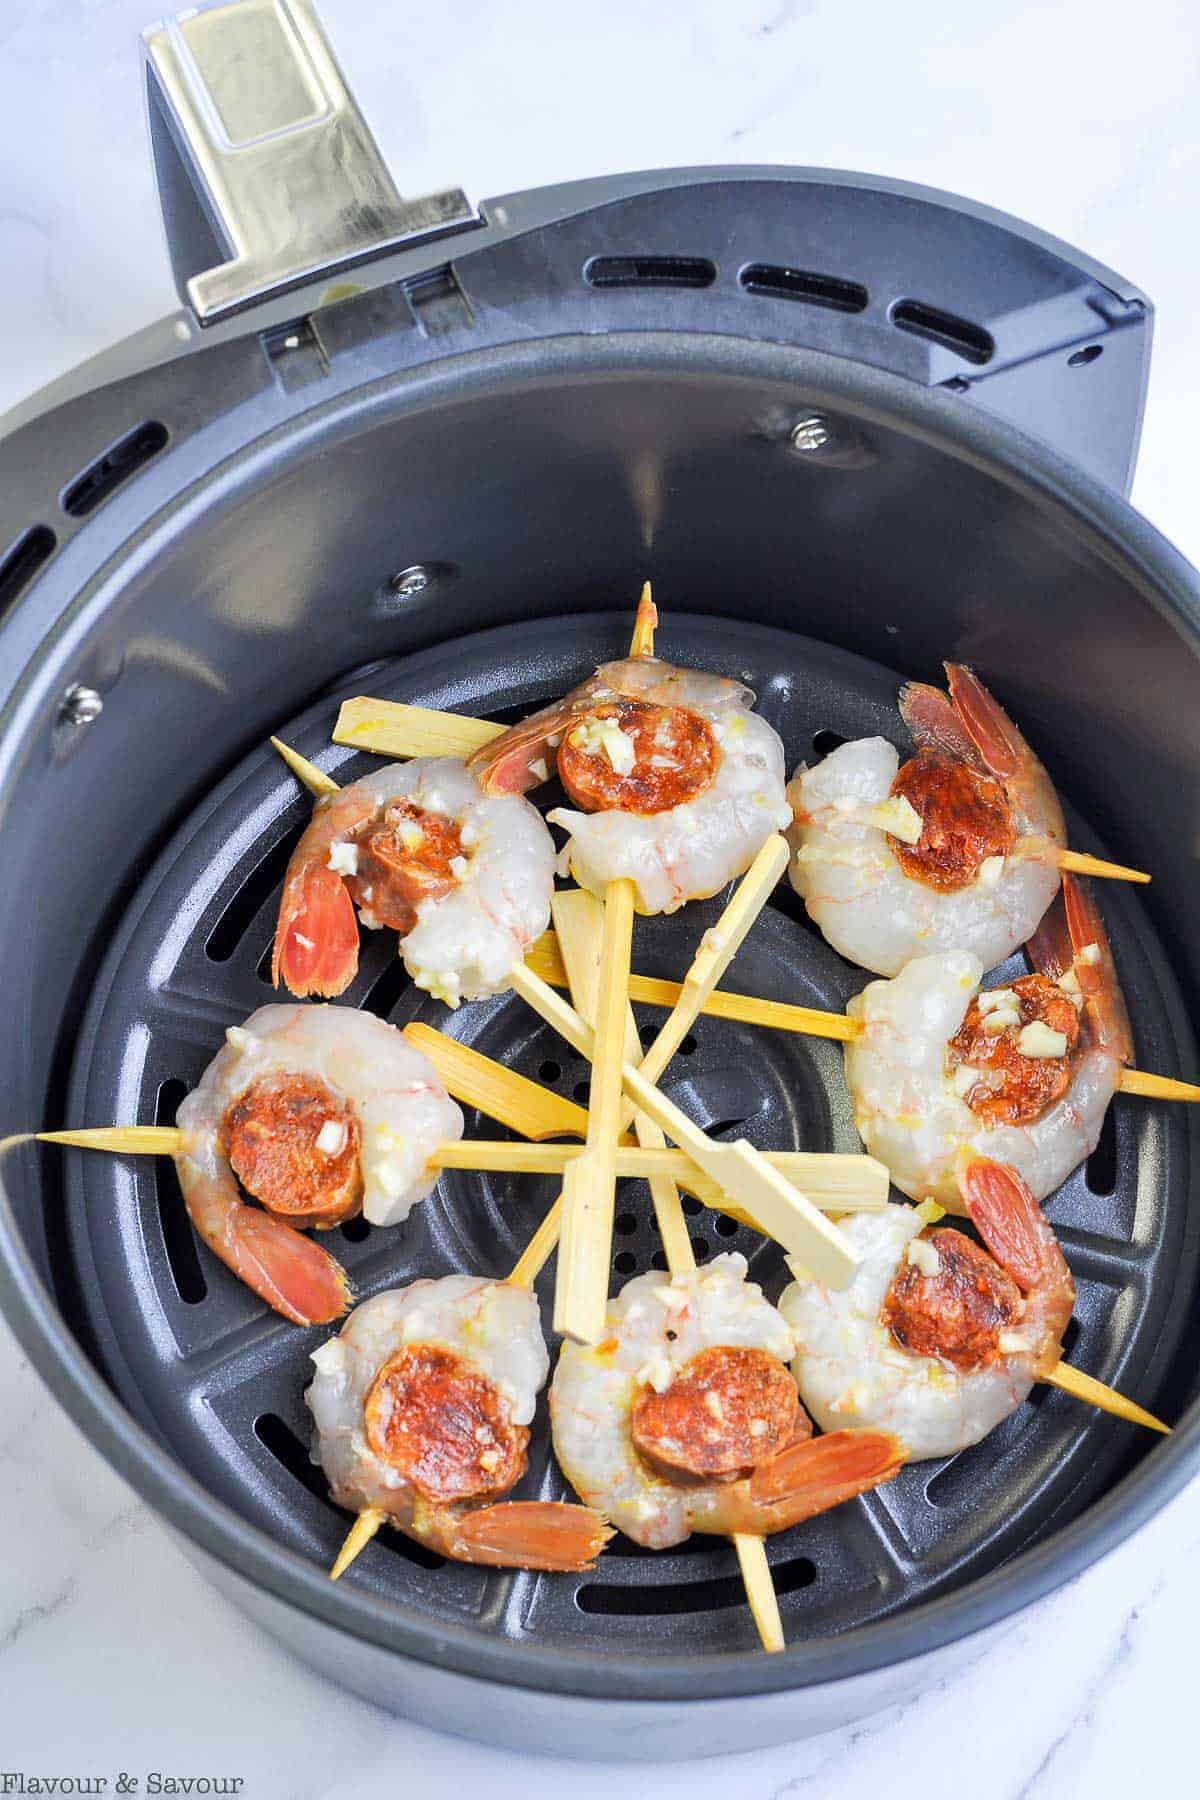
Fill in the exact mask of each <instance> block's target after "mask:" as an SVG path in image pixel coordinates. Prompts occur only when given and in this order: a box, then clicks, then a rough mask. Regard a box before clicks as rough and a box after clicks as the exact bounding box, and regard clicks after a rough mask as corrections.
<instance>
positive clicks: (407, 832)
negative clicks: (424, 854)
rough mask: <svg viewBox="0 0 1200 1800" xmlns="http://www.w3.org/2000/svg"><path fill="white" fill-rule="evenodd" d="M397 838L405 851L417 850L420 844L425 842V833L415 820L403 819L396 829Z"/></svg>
mask: <svg viewBox="0 0 1200 1800" xmlns="http://www.w3.org/2000/svg"><path fill="white" fill-rule="evenodd" d="M396 836H397V837H398V838H399V840H400V843H401V845H402V847H403V848H404V849H405V850H415V849H416V848H417V846H418V844H423V843H424V842H425V833H424V831H422V829H421V827H420V826H419V825H418V824H417V822H416V820H415V819H401V821H400V823H399V825H397V827H396Z"/></svg>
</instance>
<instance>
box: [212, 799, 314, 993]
mask: <svg viewBox="0 0 1200 1800" xmlns="http://www.w3.org/2000/svg"><path fill="white" fill-rule="evenodd" d="M299 837H300V828H297V829H296V830H295V831H289V832H287V833H286V834H285V836H283V837H282V838H280V840H279V842H278V843H277V844H276V845H275V846H274V847H273V848H272V849H270V850H268V851H267V854H266V855H265V856H264V857H263V859H262V861H261V862H260V863H259V864H258V865H257V867H256V868H254V869H252V870H251V871H250V873H249V875H247V877H246V879H245V880H244V881H243V882H242V885H241V886H240V887H239V888H238V890H237V892H236V893H235V894H234V895H233V897H232V899H231V900H230V902H229V904H228V906H226V908H225V911H224V912H223V913H222V914H221V916H220V918H219V919H218V920H217V922H216V924H215V925H214V926H213V928H212V930H211V931H210V932H209V934H208V937H207V939H206V941H205V945H204V954H205V955H206V956H207V958H208V960H209V962H217V963H223V962H228V961H229V959H230V957H231V956H232V955H233V953H234V951H235V950H236V949H237V947H238V945H239V944H240V943H241V941H242V939H243V938H244V937H245V935H246V933H247V931H248V930H249V929H250V927H251V925H253V923H254V921H255V919H256V918H257V917H258V915H259V913H260V912H261V911H262V909H263V907H264V906H265V905H266V903H267V901H268V900H269V899H270V898H271V895H272V894H273V893H274V892H275V890H276V888H278V887H279V886H281V884H282V882H283V877H284V872H285V871H286V869H287V866H288V863H289V862H290V860H291V855H292V851H293V850H294V849H295V847H296V844H297V842H298V841H299ZM259 966H260V969H261V963H260V965H259Z"/></svg>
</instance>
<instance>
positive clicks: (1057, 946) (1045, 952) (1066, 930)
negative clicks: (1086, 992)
mask: <svg viewBox="0 0 1200 1800" xmlns="http://www.w3.org/2000/svg"><path fill="white" fill-rule="evenodd" d="M1066 879H1067V880H1068V881H1069V880H1070V879H1071V877H1070V876H1067V878H1066ZM1025 954H1026V956H1028V958H1029V960H1030V962H1031V963H1032V964H1033V967H1034V968H1035V969H1036V970H1037V972H1038V974H1039V975H1046V976H1048V977H1049V979H1050V980H1051V981H1061V980H1062V978H1063V976H1064V975H1069V974H1070V972H1071V970H1072V968H1073V967H1074V964H1075V950H1074V946H1073V945H1072V943H1071V932H1070V927H1069V926H1068V924H1067V909H1066V905H1065V902H1064V900H1063V890H1062V889H1061V888H1060V889H1059V891H1058V893H1057V894H1056V895H1055V896H1054V899H1053V900H1052V901H1051V903H1050V905H1049V906H1048V907H1047V908H1046V911H1045V912H1044V913H1043V914H1042V917H1041V922H1040V923H1039V925H1038V928H1037V930H1036V931H1035V932H1034V934H1033V936H1032V937H1031V938H1029V939H1028V940H1027V942H1026V945H1025Z"/></svg>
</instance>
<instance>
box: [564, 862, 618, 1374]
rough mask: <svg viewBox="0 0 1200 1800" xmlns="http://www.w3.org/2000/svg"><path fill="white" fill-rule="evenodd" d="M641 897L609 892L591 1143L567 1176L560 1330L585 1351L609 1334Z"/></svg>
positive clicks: (612, 886) (614, 886) (612, 885)
mask: <svg viewBox="0 0 1200 1800" xmlns="http://www.w3.org/2000/svg"><path fill="white" fill-rule="evenodd" d="M635 892H636V890H635V888H634V885H633V883H632V882H631V881H611V882H609V884H608V886H607V889H606V891H605V896H604V929H603V934H602V937H601V944H600V966H599V971H598V978H597V985H596V1010H595V1019H596V1023H595V1026H594V1027H593V1029H592V1050H591V1062H592V1084H591V1093H590V1095H589V1101H588V1131H587V1140H586V1146H585V1153H584V1155H583V1156H581V1157H579V1158H577V1159H576V1160H574V1161H572V1162H571V1163H570V1165H569V1166H568V1168H567V1171H566V1174H565V1175H564V1177H563V1190H562V1221H561V1225H560V1228H559V1246H558V1250H559V1254H558V1279H557V1284H556V1287H555V1293H554V1329H555V1331H557V1332H558V1333H559V1335H560V1336H562V1337H569V1338H574V1339H575V1341H576V1342H577V1343H581V1344H595V1343H598V1342H599V1341H600V1339H601V1338H602V1337H603V1335H604V1314H605V1309H606V1306H607V1301H608V1269H609V1263H610V1261H611V1257H612V1222H613V1210H614V1205H615V1199H616V1183H617V1164H616V1157H617V1138H618V1137H619V1135H620V1133H621V1130H622V1127H623V1123H624V1121H623V1120H622V1117H621V1091H622V1090H621V1070H622V1067H623V1065H624V1060H625V1015H626V1012H627V1010H628V1006H629V1002H628V1000H627V999H626V990H627V987H628V984H629V952H630V947H631V945H632V942H633V903H634V896H635Z"/></svg>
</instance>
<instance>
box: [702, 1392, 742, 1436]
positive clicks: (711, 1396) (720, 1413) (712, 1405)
mask: <svg viewBox="0 0 1200 1800" xmlns="http://www.w3.org/2000/svg"><path fill="white" fill-rule="evenodd" d="M704 1410H705V1412H706V1413H708V1414H709V1415H710V1416H711V1417H712V1418H714V1419H715V1420H716V1422H717V1424H718V1425H723V1424H724V1423H725V1408H724V1407H723V1406H722V1405H721V1396H720V1394H718V1393H716V1392H715V1390H714V1389H712V1388H710V1389H709V1390H708V1392H707V1394H705V1396H704ZM752 1429H753V1428H752Z"/></svg>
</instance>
